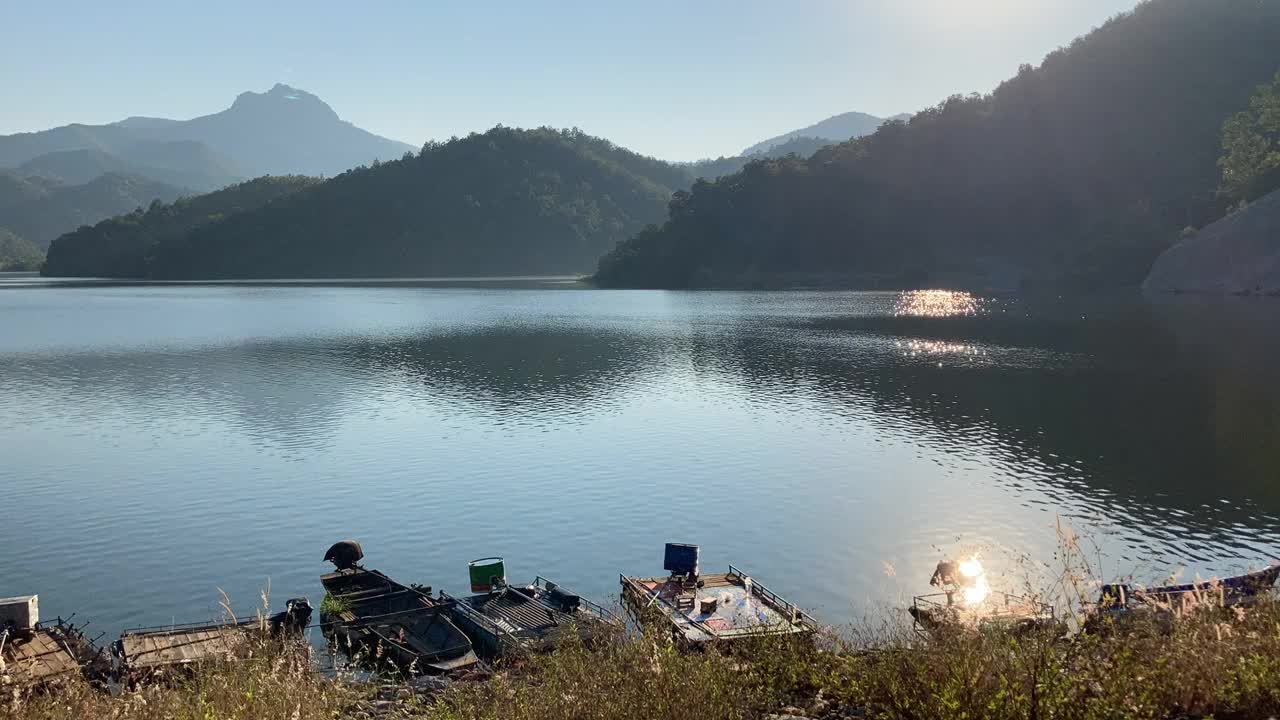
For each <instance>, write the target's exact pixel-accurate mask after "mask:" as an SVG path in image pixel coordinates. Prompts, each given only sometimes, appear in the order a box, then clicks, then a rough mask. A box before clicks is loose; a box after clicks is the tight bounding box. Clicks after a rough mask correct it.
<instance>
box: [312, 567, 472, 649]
mask: <svg viewBox="0 0 1280 720" xmlns="http://www.w3.org/2000/svg"><path fill="white" fill-rule="evenodd" d="M351 564H352V565H354V562H352V563H351ZM320 582H321V584H323V585H324V589H325V591H326V592H327V593H328V595H327V597H326V598H325V601H324V603H323V604H322V605H321V607H320V620H321V626H322V627H323V628H324V634H325V637H327V638H329V640H330V642H333V643H334V644H336V645H337V646H338V647H339V649H341V650H342V651H343V652H344V653H345V654H347V655H348V656H349V657H351V658H352V659H353V660H358V661H361V662H362V663H363V664H366V665H371V666H374V667H377V668H378V669H387V668H391V667H393V668H395V669H397V670H399V671H402V672H408V673H413V674H418V673H433V674H434V673H446V672H452V671H457V670H461V669H464V668H468V667H471V666H472V665H475V664H476V663H478V662H479V661H480V660H479V658H478V657H476V654H475V651H474V650H473V649H472V646H471V640H470V639H468V638H467V636H466V635H465V634H464V633H463V632H462V631H461V630H459V629H458V628H457V626H456V625H454V624H453V622H452V621H451V620H450V618H449V611H450V609H451V607H452V604H453V603H452V602H451V601H449V600H444V599H438V598H433V597H432V596H431V589H430V588H422V587H407V586H405V585H401V584H400V583H398V582H396V581H394V580H392V579H391V578H389V577H387V576H386V575H383V574H382V573H380V572H378V571H377V570H366V569H365V568H362V567H359V566H353V567H345V568H340V569H339V570H338V571H337V572H332V573H326V574H325V575H322V576H320Z"/></svg>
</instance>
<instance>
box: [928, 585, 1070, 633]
mask: <svg viewBox="0 0 1280 720" xmlns="http://www.w3.org/2000/svg"><path fill="white" fill-rule="evenodd" d="M907 612H908V613H910V614H911V618H912V620H914V621H915V625H916V628H917V630H923V631H926V632H930V633H932V632H939V631H946V630H954V629H966V628H967V629H984V630H985V629H990V628H1001V629H1004V630H1013V631H1020V630H1030V629H1033V628H1046V627H1050V626H1052V625H1054V624H1055V623H1057V620H1056V618H1055V616H1054V611H1053V606H1051V605H1048V604H1047V603H1042V602H1037V601H1035V600H1032V599H1031V598H1027V597H1022V596H1019V595H1012V594H1009V593H1005V592H1000V591H998V590H991V591H988V592H987V593H986V594H985V595H984V597H983V598H982V600H981V601H980V602H976V603H967V602H964V601H963V599H960V600H958V599H957V597H956V593H947V592H944V593H934V594H931V595H917V596H915V598H913V599H912V603H911V607H909V608H907Z"/></svg>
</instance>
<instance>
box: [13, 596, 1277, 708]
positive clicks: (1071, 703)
mask: <svg viewBox="0 0 1280 720" xmlns="http://www.w3.org/2000/svg"><path fill="white" fill-rule="evenodd" d="M855 636H856V637H855ZM420 690H421V686H419V688H418V690H415V689H414V687H413V686H411V685H408V684H406V685H404V686H403V687H397V686H387V685H384V684H374V683H367V682H355V681H354V680H352V679H351V678H345V677H341V676H339V677H333V676H331V675H323V674H319V673H316V672H314V670H313V659H312V658H310V657H309V653H308V651H306V650H300V649H296V648H295V649H293V650H289V649H283V648H280V647H275V646H271V645H263V646H261V647H259V648H257V649H256V650H255V652H254V654H253V656H251V657H250V658H248V659H247V660H241V661H237V662H230V661H228V662H225V663H217V664H213V665H209V666H206V667H204V668H203V669H202V670H201V671H199V672H197V673H195V674H193V675H191V676H189V677H184V678H180V679H173V680H171V681H169V682H165V683H150V684H147V685H144V686H143V687H141V688H140V689H138V690H136V691H133V692H128V693H124V694H119V695H115V696H112V695H108V694H105V693H103V692H101V691H99V690H96V689H94V688H92V687H89V686H88V685H87V684H84V683H81V682H79V681H77V682H73V683H70V684H68V685H67V686H65V687H62V688H59V689H58V690H57V691H56V692H52V693H44V694H41V693H36V694H24V693H22V692H18V691H12V690H9V691H7V692H6V696H5V697H4V699H3V705H0V717H7V718H13V720H37V719H39V720H62V719H64V718H65V719H67V720H70V719H72V718H119V719H120V720H128V719H132V718H139V719H141V718H178V719H187V718H190V719H192V720H197V719H198V720H211V719H213V718H243V719H245V720H268V719H270V720H277V719H285V718H294V719H296V720H308V719H312V718H345V717H352V718H356V717H378V716H381V717H422V718H438V719H439V720H489V719H493V720H497V719H499V718H501V719H503V720H535V719H536V720H547V719H548V718H557V719H559V718H591V719H594V720H611V719H613V718H619V719H620V718H645V719H647V720H653V719H655V718H673V719H674V718H697V719H698V720H739V719H744V718H762V717H765V716H767V715H770V714H789V715H802V716H805V717H810V718H852V717H870V718H941V719H948V718H954V719H959V718H1028V719H1030V718H1099V719H1101V718H1159V719H1164V718H1183V717H1210V716H1212V717H1217V718H1266V717H1273V716H1277V715H1280V604H1277V603H1275V602H1266V603H1263V604H1261V605H1259V606H1256V607H1253V608H1250V609H1248V610H1222V609H1217V610H1212V609H1210V610H1205V609H1202V610H1197V611H1193V612H1184V613H1180V614H1178V615H1176V616H1173V617H1171V619H1170V620H1169V621H1168V622H1165V623H1143V624H1139V625H1137V626H1134V627H1131V628H1128V629H1127V631H1126V632H1124V633H1112V634H1102V635H1094V636H1077V637H1074V638H1073V639H1070V640H1063V639H1060V638H1057V637H1055V636H1054V634H1053V633H1037V632H1030V633H1019V634H1015V633H1012V632H998V631H997V632H986V633H981V634H979V633H976V632H957V633H954V634H948V635H943V636H937V637H932V638H928V639H923V638H919V637H917V636H915V635H913V634H911V633H910V632H909V629H908V628H906V627H905V626H902V625H899V624H897V623H892V622H891V623H887V624H885V625H883V626H881V627H878V628H876V629H875V631H874V632H870V631H868V630H867V629H866V628H861V629H857V630H855V631H853V633H852V634H845V635H843V636H841V637H836V636H834V635H832V636H828V637H823V638H820V639H819V640H818V641H817V642H816V643H812V644H801V643H791V642H779V641H771V642H766V641H761V642H760V643H759V644H758V645H756V646H755V647H753V648H751V649H750V652H747V653H742V654H738V655H736V656H733V657H730V656H726V655H722V654H718V653H711V652H708V653H701V654H692V655H690V654H682V653H679V652H677V651H676V650H674V649H673V648H671V647H670V646H669V645H668V644H667V643H665V642H662V641H659V640H655V639H653V638H634V639H630V640H626V641H622V642H619V643H617V644H616V645H613V646H610V647H608V648H605V649H602V650H594V651H592V650H587V649H585V648H582V647H580V646H568V647H564V648H562V649H561V650H560V651H558V652H557V653H555V654H553V655H549V656H545V657H539V658H534V659H532V660H529V661H526V662H524V663H522V664H520V665H518V666H508V667H499V668H498V669H497V670H496V672H495V673H494V674H493V675H492V676H490V677H488V678H487V679H484V680H481V681H477V682H465V683H464V682H455V683H452V684H450V685H449V686H448V687H446V688H443V689H441V688H438V687H436V686H435V685H434V684H433V685H432V687H431V688H430V691H429V692H423V691H420Z"/></svg>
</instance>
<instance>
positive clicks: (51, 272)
mask: <svg viewBox="0 0 1280 720" xmlns="http://www.w3.org/2000/svg"><path fill="white" fill-rule="evenodd" d="M318 182H320V181H319V180H316V179H315V178H309V177H304V176H300V175H286V176H280V177H261V178H258V179H256V180H250V181H249V182H243V183H240V184H238V185H232V186H230V187H226V188H223V189H222V190H217V191H215V192H211V193H208V194H206V195H197V196H195V197H183V198H179V199H177V200H176V201H174V202H172V203H163V202H160V201H155V202H153V203H151V205H150V207H148V208H147V209H146V210H143V209H141V208H139V209H137V210H135V211H134V212H131V213H128V214H125V215H120V216H117V217H113V218H109V219H107V220H103V221H101V222H99V223H97V224H95V225H93V226H92V227H90V226H85V227H81V228H80V229H78V230H75V231H73V232H69V233H67V234H65V235H63V236H61V237H59V238H58V239H56V240H54V241H53V244H52V245H51V246H50V247H49V253H48V258H47V259H46V261H45V264H44V267H43V268H41V272H42V274H43V275H46V276H49V277H145V276H146V275H147V274H148V272H149V271H148V266H149V263H150V261H151V257H152V255H153V254H154V253H155V251H156V248H157V247H159V246H161V245H164V244H168V243H174V242H180V241H181V239H182V237H183V236H185V235H186V234H187V233H189V232H191V231H192V230H194V229H195V228H198V227H200V226H201V225H204V224H207V223H215V222H218V221H219V220H222V219H223V218H226V217H229V216H232V215H235V214H237V213H242V212H246V211H248V210H252V209H254V208H259V207H262V206H263V205H266V204H267V203H269V202H271V201H273V200H276V199H278V198H281V197H284V196H285V195H288V194H290V193H293V192H297V191H298V190H301V189H303V188H307V187H310V186H312V185H315V184H316V183H318Z"/></svg>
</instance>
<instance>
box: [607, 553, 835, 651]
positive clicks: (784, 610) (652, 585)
mask: <svg viewBox="0 0 1280 720" xmlns="http://www.w3.org/2000/svg"><path fill="white" fill-rule="evenodd" d="M699 555H700V551H699V548H698V546H696V545H683V544H676V543H668V544H667V546H666V552H665V557H664V562H663V569H664V570H666V571H668V572H669V573H670V574H669V575H667V576H665V577H650V578H643V577H629V576H627V575H622V576H620V578H619V581H620V582H621V584H622V603H623V606H624V607H626V608H627V611H628V613H629V614H631V616H632V617H633V618H634V619H636V620H637V621H638V622H641V623H647V622H657V623H659V624H660V625H662V626H665V627H666V628H668V629H669V630H670V631H671V634H672V637H673V638H674V639H675V640H676V642H677V643H678V644H680V645H682V646H684V647H696V646H699V645H702V644H706V643H719V642H727V641H733V640H740V639H743V638H750V637H767V636H785V635H807V634H811V633H812V632H814V631H815V630H816V629H817V623H816V622H815V621H814V619H813V618H812V617H810V616H809V615H808V613H805V612H804V611H803V610H801V609H800V608H799V607H797V606H796V605H794V604H792V603H790V602H788V601H786V600H784V599H783V598H782V597H781V596H779V595H778V594H776V593H774V592H773V591H771V590H769V589H768V588H766V587H765V586H763V585H761V584H760V583H758V582H756V581H755V579H754V578H753V577H751V576H750V575H748V574H747V573H745V572H743V571H742V570H740V569H738V568H736V567H734V566H733V565H730V566H729V571H728V572H726V573H717V574H712V575H702V574H701V573H700V571H699V566H698V565H699Z"/></svg>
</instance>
